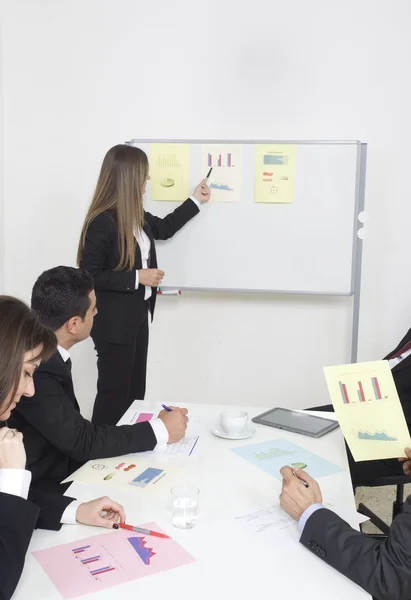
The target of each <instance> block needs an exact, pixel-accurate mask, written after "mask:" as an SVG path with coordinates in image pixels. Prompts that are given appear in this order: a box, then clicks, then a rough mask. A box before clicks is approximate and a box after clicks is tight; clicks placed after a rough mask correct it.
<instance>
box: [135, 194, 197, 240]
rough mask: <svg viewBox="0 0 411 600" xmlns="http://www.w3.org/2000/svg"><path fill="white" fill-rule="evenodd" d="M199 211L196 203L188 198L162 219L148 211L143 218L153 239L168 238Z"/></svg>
mask: <svg viewBox="0 0 411 600" xmlns="http://www.w3.org/2000/svg"><path fill="white" fill-rule="evenodd" d="M199 212H200V209H199V208H198V206H197V204H196V203H195V202H193V201H192V200H190V198H189V199H188V200H186V201H185V202H183V204H181V205H180V206H179V207H178V208H176V209H175V210H174V211H173V212H172V213H170V214H169V215H167V216H166V217H164V219H160V217H155V216H154V215H152V214H150V213H148V212H146V213H145V219H146V222H147V223H148V225H149V227H150V229H151V233H152V236H153V238H154V239H155V240H168V239H169V238H171V237H173V235H174V234H175V233H177V231H179V230H180V229H181V228H182V227H184V225H185V224H186V223H188V221H190V220H191V219H192V218H193V217H195V216H196V215H197V214H198V213H199Z"/></svg>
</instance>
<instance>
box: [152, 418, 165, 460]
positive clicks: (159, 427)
mask: <svg viewBox="0 0 411 600" xmlns="http://www.w3.org/2000/svg"><path fill="white" fill-rule="evenodd" d="M149 423H150V425H151V427H152V428H153V431H154V435H155V436H156V439H157V446H156V447H155V448H154V451H155V452H161V451H162V450H165V448H166V446H167V444H168V431H167V427H166V426H165V425H164V423H163V421H162V420H161V419H158V418H157V419H152V420H151V421H149Z"/></svg>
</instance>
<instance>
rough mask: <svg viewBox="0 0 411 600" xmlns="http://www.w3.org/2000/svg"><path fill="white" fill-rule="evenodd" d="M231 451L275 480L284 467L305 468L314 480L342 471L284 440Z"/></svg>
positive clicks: (279, 477)
mask: <svg viewBox="0 0 411 600" xmlns="http://www.w3.org/2000/svg"><path fill="white" fill-rule="evenodd" d="M232 451H233V452H234V453H235V454H237V456H240V457H241V458H244V460H246V461H248V462H250V463H251V464H253V465H254V466H256V467H258V468H259V469H262V470H263V471H265V472H266V473H269V474H270V475H273V476H274V477H277V479H282V477H281V475H280V469H281V468H282V467H284V466H285V465H289V466H291V467H294V468H305V469H306V470H307V472H308V473H309V474H310V475H311V477H315V478H318V477H325V476H326V475H332V474H333V473H338V472H339V471H341V470H342V469H341V468H340V467H339V466H338V465H335V464H333V463H331V462H329V461H328V460H325V459H324V458H321V456H318V455H317V454H313V453H312V452H309V451H308V450H305V448H302V447H301V446H297V445H296V444H293V443H292V442H289V441H288V440H285V439H277V440H268V441H266V442H261V443H259V444H251V445H250V446H240V447H239V448H232Z"/></svg>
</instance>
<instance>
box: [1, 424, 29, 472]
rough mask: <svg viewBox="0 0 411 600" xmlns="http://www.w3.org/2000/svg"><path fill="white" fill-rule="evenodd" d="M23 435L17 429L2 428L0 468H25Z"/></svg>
mask: <svg viewBox="0 0 411 600" xmlns="http://www.w3.org/2000/svg"><path fill="white" fill-rule="evenodd" d="M25 468H26V451H25V449H24V444H23V435H22V434H21V433H20V432H19V431H17V430H16V429H9V428H8V427H2V428H1V429H0V469H25Z"/></svg>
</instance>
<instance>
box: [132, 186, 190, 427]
mask: <svg viewBox="0 0 411 600" xmlns="http://www.w3.org/2000/svg"><path fill="white" fill-rule="evenodd" d="M190 200H192V201H193V202H194V204H196V205H197V206H198V208H201V204H200V202H199V201H198V200H197V198H194V196H190ZM134 237H135V238H136V241H137V244H138V245H139V248H140V252H141V264H142V268H143V269H147V268H148V257H149V255H150V239H149V237H148V235H147V234H146V232H145V231H143V230H140V231H134ZM139 285H140V282H139V280H138V271H136V284H135V288H136V290H137V289H138V286H139ZM151 294H152V290H151V287H150V286H148V285H146V286H145V290H144V300H148V299H149V298H151ZM154 433H155V432H154Z"/></svg>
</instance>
